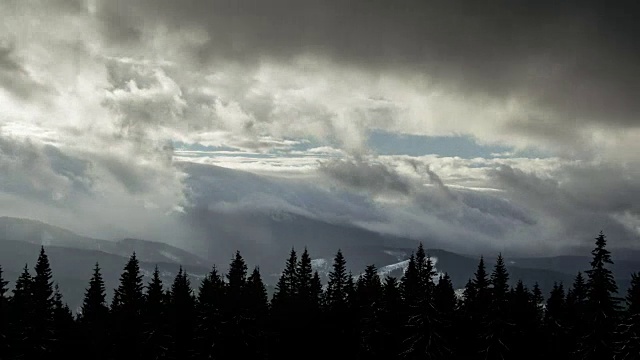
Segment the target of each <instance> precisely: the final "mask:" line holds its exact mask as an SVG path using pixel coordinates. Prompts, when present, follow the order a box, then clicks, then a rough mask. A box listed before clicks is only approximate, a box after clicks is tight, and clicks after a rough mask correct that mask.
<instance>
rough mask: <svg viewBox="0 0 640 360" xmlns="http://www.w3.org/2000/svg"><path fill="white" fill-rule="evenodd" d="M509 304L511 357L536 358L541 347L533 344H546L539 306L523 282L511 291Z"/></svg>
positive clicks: (518, 283)
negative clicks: (511, 325) (540, 324)
mask: <svg viewBox="0 0 640 360" xmlns="http://www.w3.org/2000/svg"><path fill="white" fill-rule="evenodd" d="M509 304H510V306H509V319H510V321H511V322H512V323H513V329H512V339H511V340H512V341H511V355H512V357H513V358H514V359H524V358H536V356H535V355H538V354H539V353H540V352H539V348H541V347H532V346H531V344H541V343H544V341H543V339H542V338H541V334H542V332H541V329H540V326H539V323H538V320H539V319H538V314H537V313H538V306H537V304H536V303H535V302H534V300H533V296H532V294H531V292H530V291H529V289H527V287H525V285H524V283H523V282H522V280H518V282H517V283H516V286H515V288H513V290H512V291H511V294H510V300H509Z"/></svg>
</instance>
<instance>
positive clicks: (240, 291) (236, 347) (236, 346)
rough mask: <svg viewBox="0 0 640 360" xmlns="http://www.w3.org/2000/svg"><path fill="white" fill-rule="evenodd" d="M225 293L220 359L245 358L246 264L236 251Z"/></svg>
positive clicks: (230, 266) (228, 274)
mask: <svg viewBox="0 0 640 360" xmlns="http://www.w3.org/2000/svg"><path fill="white" fill-rule="evenodd" d="M226 277H227V286H226V291H225V305H224V308H223V309H224V312H223V323H222V324H223V330H222V337H223V339H222V341H221V342H220V345H221V347H222V348H223V349H222V355H221V358H223V359H231V358H246V357H247V350H248V349H247V347H246V343H245V338H246V320H247V299H246V298H245V297H244V294H245V286H246V284H247V264H246V263H245V261H244V259H243V258H242V256H241V255H240V252H239V251H237V252H236V254H235V256H234V258H233V259H232V261H231V264H230V265H229V272H228V273H227V276H226Z"/></svg>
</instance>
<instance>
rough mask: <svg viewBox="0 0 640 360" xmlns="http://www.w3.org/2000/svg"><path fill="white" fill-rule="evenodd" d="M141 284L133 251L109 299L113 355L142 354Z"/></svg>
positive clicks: (138, 268)
mask: <svg viewBox="0 0 640 360" xmlns="http://www.w3.org/2000/svg"><path fill="white" fill-rule="evenodd" d="M143 289H144V285H143V283H142V275H141V274H140V264H139V262H138V259H137V257H136V254H135V252H134V253H133V254H132V255H131V257H130V258H129V261H127V264H126V265H125V267H124V270H123V272H122V274H121V275H120V284H119V285H118V288H117V289H116V290H115V292H114V295H113V301H112V302H111V313H112V320H113V324H112V334H113V351H114V356H115V357H116V358H123V357H135V358H139V357H141V356H142V352H143V351H142V350H143V349H142V344H143V339H144V337H143V332H142V309H143V306H144V293H143Z"/></svg>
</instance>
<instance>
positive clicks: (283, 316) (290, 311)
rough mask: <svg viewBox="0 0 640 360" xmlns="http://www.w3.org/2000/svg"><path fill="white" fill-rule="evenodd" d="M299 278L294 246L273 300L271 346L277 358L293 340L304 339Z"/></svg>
mask: <svg viewBox="0 0 640 360" xmlns="http://www.w3.org/2000/svg"><path fill="white" fill-rule="evenodd" d="M309 265H310V263H309ZM298 280H299V279H298V255H297V254H296V251H295V249H293V248H292V249H291V251H290V252H289V258H288V259H287V262H286V264H285V267H284V269H283V270H282V274H280V278H279V279H278V283H277V284H276V288H275V291H274V293H273V298H272V300H271V313H272V316H271V320H272V328H273V334H272V335H273V338H272V341H271V348H272V352H273V355H274V357H276V358H277V357H283V356H285V355H286V354H287V353H288V352H289V350H290V349H289V348H290V347H289V344H290V343H291V342H293V343H298V341H302V340H303V339H302V336H301V335H302V334H301V331H302V330H301V329H299V328H300V326H299V325H300V321H299V317H300V316H302V314H301V313H300V312H301V311H302V308H301V307H300V301H299V299H300V296H299V294H298V291H299V290H300V289H299V281H298Z"/></svg>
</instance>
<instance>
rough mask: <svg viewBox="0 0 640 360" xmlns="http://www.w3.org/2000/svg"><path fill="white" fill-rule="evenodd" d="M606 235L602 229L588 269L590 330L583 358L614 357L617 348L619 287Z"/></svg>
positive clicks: (581, 350) (582, 345) (582, 347)
mask: <svg viewBox="0 0 640 360" xmlns="http://www.w3.org/2000/svg"><path fill="white" fill-rule="evenodd" d="M606 244H607V241H606V237H605V235H604V234H603V233H602V232H600V234H599V235H598V237H597V238H596V247H595V249H593V251H591V254H592V255H593V260H592V261H591V269H590V270H587V276H588V281H587V306H586V314H585V315H586V321H587V324H586V329H587V333H586V334H585V335H584V336H583V337H582V339H580V340H581V341H580V346H579V349H578V350H579V355H580V357H581V358H582V359H594V360H595V359H611V358H613V356H614V352H615V339H614V333H615V330H616V321H617V317H618V311H619V305H618V299H616V298H615V296H614V294H615V293H616V292H617V291H618V287H617V285H616V283H615V280H614V278H613V273H612V272H611V270H610V269H608V268H607V265H612V264H613V261H612V260H611V253H610V252H609V250H607V249H606Z"/></svg>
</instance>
